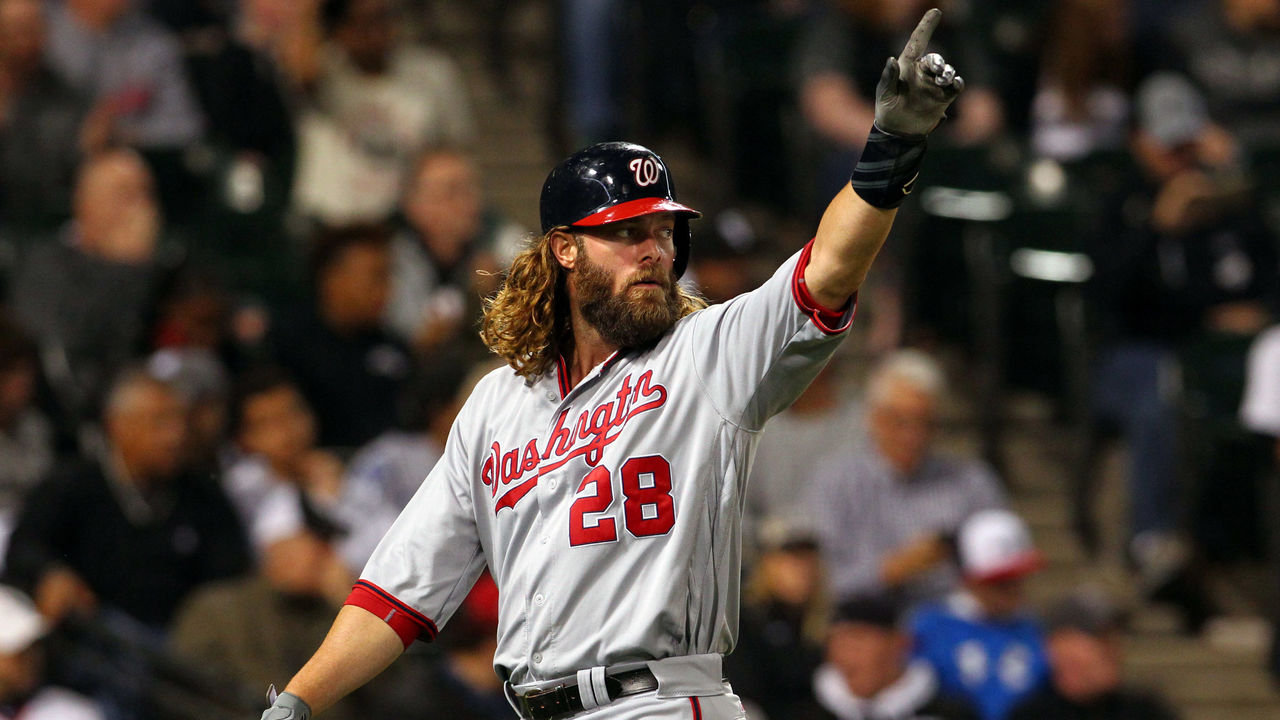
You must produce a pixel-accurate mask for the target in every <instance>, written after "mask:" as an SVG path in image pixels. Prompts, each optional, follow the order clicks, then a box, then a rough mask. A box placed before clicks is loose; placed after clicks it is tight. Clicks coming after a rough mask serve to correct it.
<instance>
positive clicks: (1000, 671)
mask: <svg viewBox="0 0 1280 720" xmlns="http://www.w3.org/2000/svg"><path fill="white" fill-rule="evenodd" d="M956 541H957V555H958V556H959V559H960V568H961V572H962V573H963V575H964V587H963V589H962V590H960V591H957V592H956V593H955V594H953V595H952V596H950V597H949V598H947V600H946V601H945V602H943V603H940V604H937V605H930V606H927V607H924V608H922V609H921V610H920V611H919V613H917V615H916V617H915V618H914V620H913V622H912V634H913V636H914V639H915V651H914V655H915V656H916V657H917V658H921V659H924V660H926V661H928V662H929V663H930V664H931V665H933V667H934V669H935V670H936V671H937V674H938V682H939V686H940V687H941V689H942V691H943V692H944V693H948V694H952V695H956V696H959V697H963V698H965V699H967V700H969V701H970V702H971V703H973V705H974V706H975V707H976V708H977V709H978V711H979V712H980V713H981V715H982V718H983V720H1002V719H1003V718H1004V717H1005V716H1006V715H1007V714H1008V712H1009V710H1010V709H1011V708H1012V707H1013V706H1014V705H1015V704H1016V703H1017V702H1018V701H1019V700H1021V699H1022V698H1024V697H1025V696H1026V695H1028V694H1029V693H1031V692H1034V691H1035V690H1037V689H1039V688H1040V687H1041V686H1042V685H1043V684H1044V683H1045V682H1046V680H1047V679H1048V676H1049V664H1048V661H1047V659H1046V657H1045V650H1044V639H1043V636H1042V632H1041V629H1040V626H1039V624H1038V623H1037V622H1036V621H1035V620H1034V619H1033V618H1031V617H1030V616H1029V615H1028V614H1027V613H1026V611H1025V609H1024V606H1023V580H1024V579H1025V578H1026V576H1027V575H1029V574H1030V573H1032V572H1034V571H1036V570H1038V569H1039V568H1041V567H1042V566H1043V565H1044V557H1043V556H1042V555H1041V554H1040V552H1039V551H1038V550H1036V549H1035V547H1034V546H1033V545H1032V544H1031V534H1030V533H1029V532H1028V531H1027V527H1026V525H1025V524H1024V523H1023V522H1022V520H1021V519H1020V518H1019V517H1018V516H1017V515H1015V514H1013V513H1011V512H1009V511H1007V510H983V511H980V512H977V513H974V514H973V515H971V516H970V517H969V518H968V519H967V520H965V522H964V524H963V525H962V526H961V527H960V533H959V535H958V536H957V538H956Z"/></svg>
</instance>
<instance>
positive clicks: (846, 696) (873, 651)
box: [770, 595, 978, 720]
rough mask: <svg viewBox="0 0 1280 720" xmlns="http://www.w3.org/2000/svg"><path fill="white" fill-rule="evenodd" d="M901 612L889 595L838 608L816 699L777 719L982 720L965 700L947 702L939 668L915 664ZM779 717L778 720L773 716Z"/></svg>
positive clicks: (816, 680) (815, 680) (864, 597)
mask: <svg viewBox="0 0 1280 720" xmlns="http://www.w3.org/2000/svg"><path fill="white" fill-rule="evenodd" d="M910 656H911V636H910V635H909V634H907V632H906V631H905V630H904V629H903V627H902V625H901V611H900V607H899V606H898V605H897V604H896V603H895V602H894V601H893V600H892V599H890V598H888V597H887V596H884V595H859V596H855V597H852V598H849V599H847V600H845V601H843V602H841V603H840V604H839V605H837V606H836V609H835V613H834V615H833V617H832V619H831V627H830V629H829V630H828V631H827V641H826V662H825V663H824V664H823V665H822V666H821V667H819V668H818V670H817V672H815V673H814V675H813V697H812V699H811V700H808V701H805V702H801V703H799V704H797V705H796V706H794V707H792V708H791V709H790V710H789V711H788V712H786V713H785V714H782V715H778V716H776V717H779V718H786V719H787V720H977V718H978V714H977V712H975V711H974V709H973V708H972V707H971V706H970V705H969V704H968V703H967V702H965V701H964V700H960V699H957V698H953V697H947V696H946V695H945V694H944V693H943V692H942V689H941V688H940V687H939V684H938V678H937V675H936V674H935V672H934V670H933V668H932V667H931V666H930V665H929V664H928V663H927V662H924V661H922V660H911V659H910ZM770 717H775V716H772V715H771V716H770Z"/></svg>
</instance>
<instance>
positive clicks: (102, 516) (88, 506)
mask: <svg viewBox="0 0 1280 720" xmlns="http://www.w3.org/2000/svg"><path fill="white" fill-rule="evenodd" d="M185 413H186V407H185V405H184V403H183V401H182V397H181V396H180V395H179V394H178V393H177V391H176V390H175V389H174V388H173V387H172V386H171V385H169V384H167V383H165V382H162V381H160V380H158V379H156V378H154V377H152V376H150V375H148V374H146V373H145V372H143V371H141V370H136V369H129V370H126V371H124V372H123V373H121V375H120V377H119V378H117V379H116V381H115V383H114V384H113V386H112V389H111V391H110V393H109V394H108V396H107V400H106V404H105V408H104V414H103V418H104V426H105V429H106V440H107V448H106V451H105V452H104V453H103V454H102V456H101V457H98V458H92V459H90V458H85V459H83V460H81V461H78V462H75V463H72V464H70V465H68V466H67V467H65V468H62V469H60V470H58V471H55V472H54V473H53V474H52V475H51V476H50V477H49V478H48V479H46V480H45V481H44V482H42V483H41V484H40V485H38V486H36V488H35V489H34V490H33V491H32V492H31V494H30V496H29V497H28V501H27V503H26V505H25V507H24V508H23V511H22V514H21V515H19V518H18V524H17V528H16V529H15V530H14V533H13V537H12V539H11V542H10V544H9V550H8V556H7V563H6V572H7V573H8V574H9V576H10V577H11V578H12V579H13V580H14V581H15V582H16V584H17V585H19V587H22V588H24V589H29V590H30V592H31V595H32V597H34V598H35V601H36V605H37V606H38V607H39V608H40V612H41V613H42V614H43V615H44V616H45V617H47V618H49V619H50V621H52V622H57V621H59V620H61V619H63V618H65V617H67V616H68V615H72V614H76V615H86V614H91V613H92V612H93V611H94V610H95V609H96V608H97V607H98V606H99V605H105V606H108V607H110V608H114V609H115V610H118V611H123V612H124V613H126V614H128V615H129V616H131V617H132V618H134V619H135V620H137V621H140V622H141V623H144V624H145V625H147V626H150V627H151V628H153V629H156V630H158V631H161V630H163V629H164V628H165V627H166V626H167V624H168V622H169V620H170V618H171V617H172V615H173V612H174V610H175V609H176V608H177V606H178V604H179V603H181V602H182V600H183V599H184V598H185V597H186V596H187V594H188V593H189V592H190V591H191V590H192V589H193V588H195V587H196V586H198V585H200V584H201V583H204V582H208V581H210V580H216V579H219V578H225V577H230V576H233V575H237V574H239V573H242V572H244V571H246V570H247V569H248V567H249V553H248V546H247V543H246V542H245V538H244V534H243V533H242V531H241V528H240V523H239V521H238V520H237V518H236V515H235V511H234V510H233V509H232V508H231V504H230V503H229V501H228V500H227V498H226V496H225V495H224V494H223V493H222V489H221V488H220V487H218V485H217V483H216V482H215V481H213V480H211V479H209V478H205V477H198V476H192V475H190V474H187V473H185V472H184V469H183V467H182V465H181V462H182V459H183V458H182V452H183V441H184V435H185V432H186V417H185Z"/></svg>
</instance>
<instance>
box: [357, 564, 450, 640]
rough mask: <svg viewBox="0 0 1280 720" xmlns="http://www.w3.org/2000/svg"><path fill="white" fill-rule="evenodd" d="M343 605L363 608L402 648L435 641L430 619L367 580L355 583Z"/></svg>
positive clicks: (434, 627)
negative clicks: (418, 641)
mask: <svg viewBox="0 0 1280 720" xmlns="http://www.w3.org/2000/svg"><path fill="white" fill-rule="evenodd" d="M343 604H344V605H354V606H355V607H358V608H363V609H365V610H368V611H369V612H371V613H373V614H374V615H377V616H378V617H380V618H382V621H383V622H385V623H386V624H387V625H389V626H390V627H391V629H392V630H394V631H395V633H396V635H399V636H400V642H402V643H404V646H405V648H408V647H409V646H410V645H412V644H413V641H414V640H422V641H423V642H431V641H432V640H435V639H436V634H437V633H438V631H437V630H436V624H435V623H433V622H431V618H428V617H427V616H426V615H423V614H422V613H420V612H418V611H417V610H414V609H413V608H411V607H409V606H408V605H406V604H404V603H402V602H400V601H399V600H397V599H396V598H395V596H394V595H392V594H391V593H389V592H387V591H386V590H383V589H382V588H380V587H378V586H377V585H374V584H373V583H371V582H369V581H368V580H360V581H358V582H356V584H355V587H353V588H351V594H350V595H348V596H347V601H346V602H345V603H343Z"/></svg>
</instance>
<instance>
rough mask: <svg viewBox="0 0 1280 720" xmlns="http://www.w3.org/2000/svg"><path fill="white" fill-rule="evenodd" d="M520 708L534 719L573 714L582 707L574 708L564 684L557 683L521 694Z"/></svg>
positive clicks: (540, 719)
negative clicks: (545, 688)
mask: <svg viewBox="0 0 1280 720" xmlns="http://www.w3.org/2000/svg"><path fill="white" fill-rule="evenodd" d="M519 697H520V708H521V709H522V710H524V712H525V715H526V716H528V717H530V718H533V719H534V720H553V719H554V718H557V717H563V716H568V715H572V714H574V713H576V712H578V711H579V710H581V709H582V707H581V706H579V707H577V708H574V707H573V705H572V704H571V703H570V702H569V695H568V693H566V692H565V686H564V685H557V686H555V687H553V688H549V689H547V690H537V691H534V692H531V693H528V694H526V695H520V696H519Z"/></svg>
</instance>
